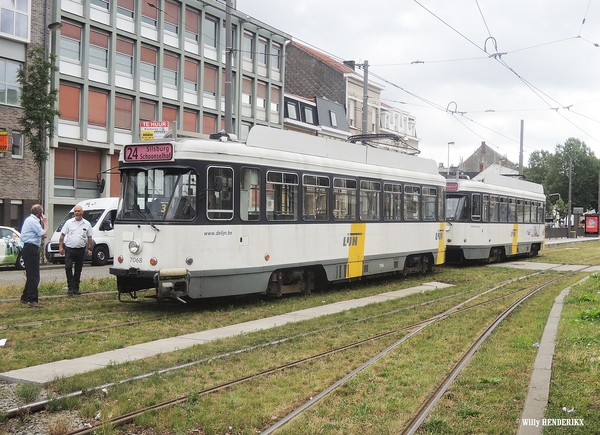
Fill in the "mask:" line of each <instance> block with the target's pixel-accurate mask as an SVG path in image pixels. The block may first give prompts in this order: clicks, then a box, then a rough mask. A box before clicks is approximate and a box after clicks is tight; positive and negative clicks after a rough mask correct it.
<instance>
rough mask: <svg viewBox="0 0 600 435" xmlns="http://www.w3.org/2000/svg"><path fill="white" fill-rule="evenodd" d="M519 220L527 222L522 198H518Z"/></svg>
mask: <svg viewBox="0 0 600 435" xmlns="http://www.w3.org/2000/svg"><path fill="white" fill-rule="evenodd" d="M527 212H529V210H527ZM517 222H519V223H521V222H525V204H524V202H523V200H522V199H517Z"/></svg>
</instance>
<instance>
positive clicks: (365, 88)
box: [362, 60, 375, 134]
mask: <svg viewBox="0 0 600 435" xmlns="http://www.w3.org/2000/svg"><path fill="white" fill-rule="evenodd" d="M363 71H364V74H363V107H362V111H363V116H362V134H367V117H368V116H369V61H368V60H365V62H364V63H363ZM373 116H375V114H373ZM373 133H375V132H373Z"/></svg>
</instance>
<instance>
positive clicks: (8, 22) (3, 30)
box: [0, 0, 30, 40]
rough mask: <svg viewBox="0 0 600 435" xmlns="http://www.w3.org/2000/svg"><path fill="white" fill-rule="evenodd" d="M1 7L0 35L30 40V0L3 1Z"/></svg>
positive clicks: (0, 3)
mask: <svg viewBox="0 0 600 435" xmlns="http://www.w3.org/2000/svg"><path fill="white" fill-rule="evenodd" d="M0 6H1V7H0V34H4V35H8V36H11V37H14V38H16V39H21V40H29V15H30V11H29V0H3V1H2V2H0Z"/></svg>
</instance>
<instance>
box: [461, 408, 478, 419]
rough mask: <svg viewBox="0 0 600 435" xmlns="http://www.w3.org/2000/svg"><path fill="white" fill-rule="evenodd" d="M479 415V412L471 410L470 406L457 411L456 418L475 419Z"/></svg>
mask: <svg viewBox="0 0 600 435" xmlns="http://www.w3.org/2000/svg"><path fill="white" fill-rule="evenodd" d="M479 414H481V411H478V410H477V409H475V408H471V407H470V406H465V407H462V408H460V409H459V410H458V416H459V417H461V418H468V417H475V416H477V415H479Z"/></svg>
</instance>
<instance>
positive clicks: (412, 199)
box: [404, 186, 421, 221]
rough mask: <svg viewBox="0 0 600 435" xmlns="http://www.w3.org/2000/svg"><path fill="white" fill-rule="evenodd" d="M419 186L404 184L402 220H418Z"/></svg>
mask: <svg viewBox="0 0 600 435" xmlns="http://www.w3.org/2000/svg"><path fill="white" fill-rule="evenodd" d="M420 193H421V188H420V187H419V186H404V220H407V221H418V220H419V197H420Z"/></svg>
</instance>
